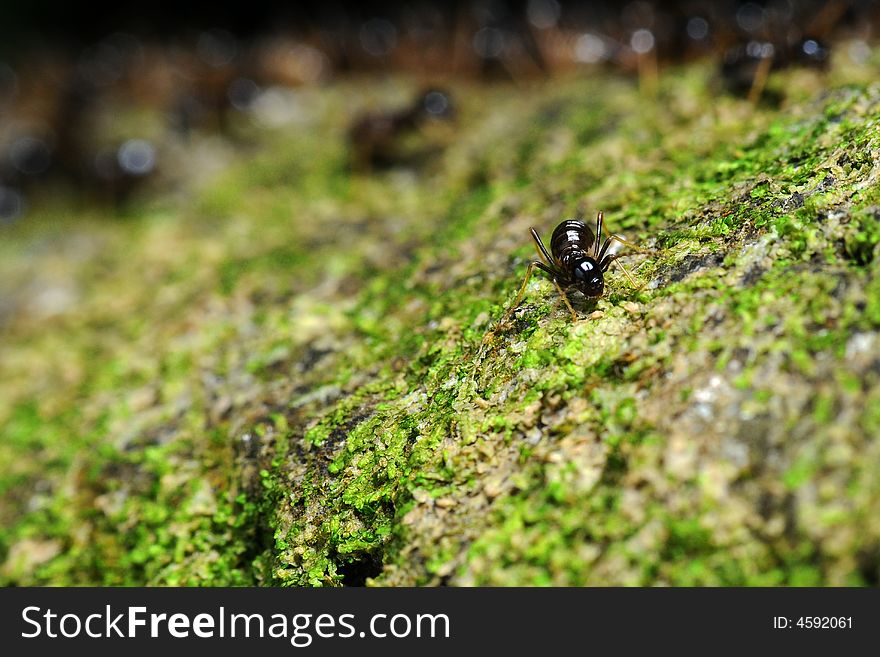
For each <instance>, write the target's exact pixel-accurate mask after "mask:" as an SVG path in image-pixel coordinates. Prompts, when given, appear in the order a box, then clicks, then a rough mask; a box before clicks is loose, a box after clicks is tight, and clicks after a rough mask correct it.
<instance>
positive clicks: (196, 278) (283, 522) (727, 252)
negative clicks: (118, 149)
mask: <svg viewBox="0 0 880 657" xmlns="http://www.w3.org/2000/svg"><path fill="white" fill-rule="evenodd" d="M387 84H388V85H389V86H388V88H387V89H385V88H384V87H383V92H382V93H385V92H387V93H389V94H392V95H393V94H395V93H398V92H397V91H395V87H394V82H388V83H387ZM362 93H363V87H362V86H360V85H359V83H357V82H343V83H339V84H336V85H331V86H330V87H328V88H327V89H323V90H320V91H317V90H316V91H314V92H308V93H307V94H305V95H304V96H303V102H304V103H305V107H306V108H308V107H311V108H312V110H309V111H306V112H305V114H304V117H305V118H303V119H302V120H304V121H312V123H310V124H309V129H297V130H290V131H289V132H284V131H276V132H274V133H272V134H270V135H266V136H264V137H263V139H264V140H265V143H264V144H263V149H262V150H260V151H259V152H258V153H257V154H256V155H253V156H249V157H247V158H244V159H245V161H242V162H237V163H235V164H233V165H232V166H231V168H229V169H228V170H227V171H226V172H225V173H223V174H222V175H221V177H219V178H218V179H216V180H215V181H214V182H213V183H211V184H209V185H208V186H207V187H206V188H205V189H204V191H202V192H200V194H199V197H198V199H197V201H196V203H194V204H193V206H192V207H193V209H184V208H172V209H171V210H169V209H168V208H167V207H166V208H165V209H162V210H159V209H156V210H150V209H149V208H141V211H140V212H138V213H135V215H134V216H132V217H131V221H130V223H129V224H128V225H126V226H120V225H115V224H110V223H108V222H103V223H101V222H94V221H83V222H82V223H80V224H77V227H76V230H77V231H81V233H82V234H83V235H85V236H86V238H87V239H93V240H96V241H97V242H99V243H100V244H101V248H100V249H98V250H97V251H96V252H97V253H98V255H96V256H95V257H94V258H93V259H91V260H85V261H84V262H81V263H79V264H78V263H77V261H73V260H71V259H70V258H67V257H66V256H64V254H63V252H61V253H53V254H52V255H51V256H38V255H34V256H33V257H35V258H37V257H46V258H50V257H51V258H52V260H51V262H53V263H55V266H58V267H60V271H61V275H62V278H63V279H64V280H68V281H71V280H72V281H74V282H75V283H76V285H78V286H79V287H78V288H77V294H78V295H79V296H78V301H77V302H76V306H75V308H74V309H73V310H69V311H67V312H62V313H61V314H60V315H59V316H58V317H54V318H50V319H49V320H46V321H45V323H44V324H43V325H41V326H40V330H39V331H37V330H35V329H34V327H35V326H36V324H35V323H34V322H35V321H36V320H34V319H33V318H29V317H28V315H27V312H26V311H22V319H20V320H16V322H17V323H16V322H13V323H12V324H10V325H9V327H7V329H6V331H7V335H6V336H5V337H6V339H7V344H8V345H9V346H8V347H5V349H6V351H5V352H4V353H5V354H9V355H11V356H12V357H11V358H8V359H6V358H5V359H3V361H2V363H0V368H2V369H0V375H2V376H0V399H2V400H3V401H2V402H0V426H2V431H3V436H4V441H3V442H2V444H0V456H2V458H0V463H3V464H4V465H3V466H2V469H0V491H2V492H3V497H4V502H3V505H2V507H0V514H2V520H3V522H2V523H0V527H2V530H0V561H5V564H4V566H3V568H2V571H0V577H2V579H3V582H4V583H15V584H34V583H37V584H43V583H50V584H185V585H196V584H199V585H240V584H253V583H259V584H278V585H313V586H318V585H346V584H362V583H374V584H386V585H398V584H409V585H411V584H427V583H452V584H496V585H499V584H500V585H510V584H523V585H546V584H564V585H570V584H640V585H641V584H672V585H782V584H785V585H816V584H840V583H853V582H858V583H865V582H868V581H870V577H871V576H870V574H866V573H868V572H869V571H870V567H871V565H870V558H871V557H870V555H872V554H876V553H877V545H878V544H880V529H878V527H877V526H876V523H873V522H872V521H871V520H870V519H871V518H872V517H873V515H875V514H872V513H871V510H872V509H874V508H876V505H877V503H878V499H880V498H878V495H880V491H878V489H877V485H876V483H875V482H876V481H878V478H877V474H878V473H877V462H878V460H877V458H876V457H877V454H876V450H875V449H874V446H873V443H872V442H870V441H869V440H868V437H870V436H873V435H876V434H877V433H878V431H880V402H878V399H880V396H878V393H877V390H878V388H877V386H878V381H877V377H876V373H875V370H874V369H872V368H873V367H874V366H873V365H872V362H873V361H872V360H871V358H870V354H871V353H873V352H872V349H875V348H876V340H875V339H874V337H872V336H876V334H877V330H878V328H880V301H878V300H880V288H878V277H877V276H876V268H877V248H878V247H877V244H878V241H880V232H878V230H877V225H878V222H877V221H876V219H877V206H878V204H880V199H878V192H877V186H876V180H875V177H876V174H875V172H874V158H873V157H872V156H871V153H873V152H875V151H876V150H877V149H878V148H880V142H878V140H880V136H878V134H877V131H876V125H877V121H878V119H880V90H878V88H877V87H875V86H872V87H867V88H865V87H844V88H841V89H838V90H836V91H834V92H831V93H829V94H827V95H826V96H824V97H823V98H821V99H818V100H813V101H809V102H807V103H805V104H801V105H793V106H791V107H783V108H782V109H773V108H770V107H763V106H761V107H751V106H748V105H747V104H745V103H743V102H741V101H737V100H735V99H729V98H720V99H717V98H714V96H713V95H712V92H711V89H710V85H709V81H708V79H707V71H706V69H705V68H702V67H701V66H700V65H694V66H692V67H688V68H685V69H682V70H679V71H670V72H669V73H668V74H664V76H663V80H662V84H661V89H660V97H659V99H658V101H657V102H652V101H649V100H648V99H645V98H643V97H641V96H640V95H639V94H638V91H637V90H636V88H635V85H634V84H632V83H631V82H630V81H626V80H622V79H618V78H616V77H600V78H596V79H592V80H589V81H583V80H567V81H566V80H554V81H551V82H547V83H545V85H544V86H543V87H542V89H541V93H540V94H534V95H531V96H529V97H527V98H524V97H523V96H522V94H517V93H515V92H514V91H513V90H511V89H508V88H504V87H497V88H493V87H488V88H471V87H465V86H462V88H461V90H460V91H459V95H460V96H461V98H462V99H463V102H462V112H463V114H462V120H461V124H460V125H459V126H458V127H456V129H455V133H454V140H450V141H449V143H446V144H444V145H445V146H446V148H445V151H444V152H443V153H442V154H440V155H438V156H437V157H435V159H434V160H433V161H431V162H428V163H425V164H424V165H423V167H422V168H420V169H418V170H414V171H410V172H404V171H390V172H376V173H375V174H374V175H372V176H369V177H367V176H352V175H350V173H349V172H348V170H347V165H346V161H345V160H346V154H345V151H344V140H343V139H342V134H343V130H342V127H343V126H344V121H345V119H346V116H347V112H348V109H347V108H348V107H349V106H350V105H351V103H352V102H353V99H356V98H359V97H360V95H361V94H362ZM793 93H794V92H793ZM514 97H515V102H514V100H513V99H514ZM318 99H320V102H319V101H318ZM311 103H313V104H311ZM707 106H711V107H712V109H713V111H712V113H711V115H707V114H706V113H705V112H704V111H703V109H702V108H705V107H707ZM315 107H321V108H322V111H320V112H318V111H313V110H314V108H315ZM485 108H492V110H491V112H489V111H487V110H486V109H485ZM310 112H311V113H310ZM309 116H311V117H312V118H311V119H309V118H308V117H309ZM499 117H500V118H499ZM500 119H503V120H500ZM598 209H603V210H604V211H605V213H606V221H607V223H608V226H609V228H610V229H611V230H613V231H616V232H623V233H625V235H626V236H627V238H628V239H632V240H634V241H636V242H637V243H639V244H642V245H643V246H645V247H648V248H649V249H652V251H651V252H649V253H645V254H638V255H634V256H633V257H632V258H631V259H628V260H624V261H623V262H625V263H627V267H628V269H629V270H630V271H631V272H632V274H633V276H634V277H635V278H636V280H637V281H638V282H639V283H640V284H642V287H641V288H640V289H637V290H634V289H632V287H631V286H630V284H629V282H628V281H627V280H626V278H625V277H624V276H623V275H622V274H621V273H620V272H619V271H617V270H616V268H614V267H613V268H612V269H611V271H610V272H609V274H608V277H607V283H608V294H607V295H606V296H605V297H604V298H602V299H600V300H597V301H585V300H583V299H579V298H574V297H573V298H572V301H573V303H574V304H575V306H576V308H577V309H578V310H579V311H580V312H581V314H582V315H583V316H584V317H589V318H588V319H584V320H583V321H579V322H577V323H573V322H572V321H571V318H570V316H569V314H568V311H567V309H566V308H565V306H564V305H563V304H562V303H561V302H560V301H559V299H558V294H557V292H556V290H555V289H554V288H553V286H552V285H550V284H549V283H548V282H547V281H546V279H544V278H542V277H541V276H536V277H535V278H534V279H533V281H534V282H533V283H532V284H531V285H530V286H529V289H528V290H527V291H526V294H525V298H524V299H523V302H522V304H521V307H520V308H519V309H517V310H516V311H514V312H511V313H510V314H506V311H507V310H508V307H507V306H508V304H509V303H510V302H511V301H512V300H513V298H514V295H515V294H516V291H517V289H518V287H519V285H520V281H521V276H522V275H523V274H524V271H525V267H526V263H527V259H530V258H532V257H533V253H534V251H533V249H532V247H531V245H530V243H529V235H528V232H527V229H528V227H529V226H535V227H536V228H538V229H539V231H540V232H541V234H544V235H546V234H548V233H549V231H550V230H551V229H552V227H553V225H554V224H555V222H557V221H558V220H560V219H562V218H564V217H569V216H581V217H584V218H586V219H591V218H592V217H593V216H594V213H595V211H597V210H598ZM40 211H41V212H44V213H45V216H44V217H43V218H42V221H43V222H44V223H42V224H40V222H39V221H35V222H34V224H33V225H32V226H30V227H15V228H13V229H11V230H12V231H14V232H13V233H11V236H10V237H11V239H10V240H9V242H8V243H9V244H11V245H12V246H5V244H4V246H2V247H0V248H2V249H3V251H2V253H0V255H3V256H8V257H6V258H4V260H3V261H4V262H11V263H13V264H14V267H11V268H10V270H9V271H12V272H14V273H15V276H18V277H19V278H15V276H8V277H7V278H8V279H9V280H23V279H26V278H27V277H29V276H32V273H31V272H30V270H29V267H30V265H29V264H28V263H27V262H26V259H25V257H23V256H20V255H15V254H16V253H17V251H20V250H22V249H23V250H24V251H25V252H26V253H28V249H31V252H34V253H37V252H38V249H36V247H34V246H33V244H34V243H38V242H39V241H40V239H41V238H42V236H43V235H44V234H46V233H48V232H49V231H51V230H54V229H57V226H53V225H52V224H51V223H50V221H55V220H53V219H51V218H52V217H53V216H55V215H53V210H52V209H51V208H46V209H43V210H40ZM71 229H72V228H71ZM4 230H5V228H4ZM44 262H49V260H46V261H44ZM59 263H60V264H59ZM7 266H8V267H9V265H7ZM16 268H17V269H16ZM47 269H51V268H50V267H47ZM22 272H23V273H22ZM22 277H23V278H22ZM872 340H874V341H873V342H872ZM844 489H845V490H846V491H847V494H846V496H845V497H842V496H841V495H840V494H839V491H841V490H844ZM829 491H838V493H833V492H832V493H829ZM856 555H859V556H858V557H857V556H856ZM865 555H868V556H865ZM866 562H868V565H867V566H865V565H864V563H866ZM860 564H861V565H860ZM866 569H867V570H866Z"/></svg>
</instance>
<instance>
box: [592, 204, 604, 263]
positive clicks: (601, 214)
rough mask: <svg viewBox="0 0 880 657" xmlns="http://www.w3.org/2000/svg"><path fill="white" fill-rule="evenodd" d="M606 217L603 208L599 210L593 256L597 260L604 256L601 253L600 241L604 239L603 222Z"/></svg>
mask: <svg viewBox="0 0 880 657" xmlns="http://www.w3.org/2000/svg"><path fill="white" fill-rule="evenodd" d="M604 219H605V213H604V212H602V210H599V214H597V215H596V244H595V248H594V249H593V257H594V258H595V259H596V260H599V259H601V257H602V256H600V255H599V242H601V241H602V222H603V220H604Z"/></svg>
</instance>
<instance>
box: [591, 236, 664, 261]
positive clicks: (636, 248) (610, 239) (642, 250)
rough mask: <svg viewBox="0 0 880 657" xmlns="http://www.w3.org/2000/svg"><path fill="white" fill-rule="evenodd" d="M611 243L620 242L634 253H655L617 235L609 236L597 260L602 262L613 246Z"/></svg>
mask: <svg viewBox="0 0 880 657" xmlns="http://www.w3.org/2000/svg"><path fill="white" fill-rule="evenodd" d="M611 242H620V243H621V244H623V245H624V246H628V247H629V248H631V249H633V250H634V251H638V252H639V253H655V252H654V251H652V250H651V249H645V248H642V247H641V246H639V245H637V244H633V243H632V242H630V241H629V240H627V239H624V238H623V237H621V236H620V235H617V234H615V235H609V236H608V238H607V239H606V240H605V243H604V244H603V245H602V248H601V249H600V250H599V255H598V257H597V258H596V260H602V258H604V257H605V253H606V252H607V251H608V247H609V246H611Z"/></svg>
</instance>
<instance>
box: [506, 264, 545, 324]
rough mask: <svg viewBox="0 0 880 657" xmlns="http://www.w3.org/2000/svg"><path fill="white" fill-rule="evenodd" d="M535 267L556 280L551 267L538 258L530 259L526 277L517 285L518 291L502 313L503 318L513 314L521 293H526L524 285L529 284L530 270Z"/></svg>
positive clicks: (521, 295)
mask: <svg viewBox="0 0 880 657" xmlns="http://www.w3.org/2000/svg"><path fill="white" fill-rule="evenodd" d="M535 267H537V268H538V269H540V270H541V271H543V272H546V273H548V274H550V277H551V278H552V279H553V282H554V283H555V282H556V274H555V273H554V271H553V270H552V269H550V267H548V266H547V265H545V264H544V263H543V262H540V261H538V260H532V262H530V263H529V268H528V269H527V270H526V277H525V278H524V279H523V282H522V285H520V287H519V292H517V295H516V299H514V300H513V304H511V306H510V308H508V310H507V312H506V313H505V314H504V319H505V320H507V319H508V318H509V317H510V315H511V314H513V311H514V310H516V307H517V306H518V305H519V302H520V301H522V298H523V295H524V294H525V293H526V286H527V285H528V284H529V279H530V278H531V277H532V272H534V271H535Z"/></svg>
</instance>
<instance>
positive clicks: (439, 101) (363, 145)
mask: <svg viewBox="0 0 880 657" xmlns="http://www.w3.org/2000/svg"><path fill="white" fill-rule="evenodd" d="M454 117H455V108H454V106H453V104H452V99H451V97H450V95H449V93H448V92H447V91H445V90H443V89H434V88H431V89H427V90H425V91H423V92H421V93H420V94H419V95H418V97H417V98H416V100H415V102H413V103H412V105H410V106H409V107H406V108H404V109H401V110H398V111H394V112H376V113H370V114H365V115H363V116H361V117H359V118H357V119H355V121H354V122H353V123H352V125H351V127H350V128H349V130H348V141H349V145H350V149H351V166H352V169H353V170H354V171H358V172H361V173H364V172H369V171H371V170H372V169H373V168H374V167H387V166H391V165H393V164H396V163H399V162H402V161H405V160H407V159H411V158H412V156H413V155H414V154H413V153H412V152H409V151H406V150H405V149H403V148H402V146H401V143H400V142H401V140H402V139H403V138H404V137H406V136H407V135H411V134H413V133H417V132H419V131H420V130H421V129H422V128H424V127H425V126H426V125H428V124H430V123H434V122H446V121H451V120H452V119H453V118H454ZM421 154H424V153H421Z"/></svg>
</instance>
